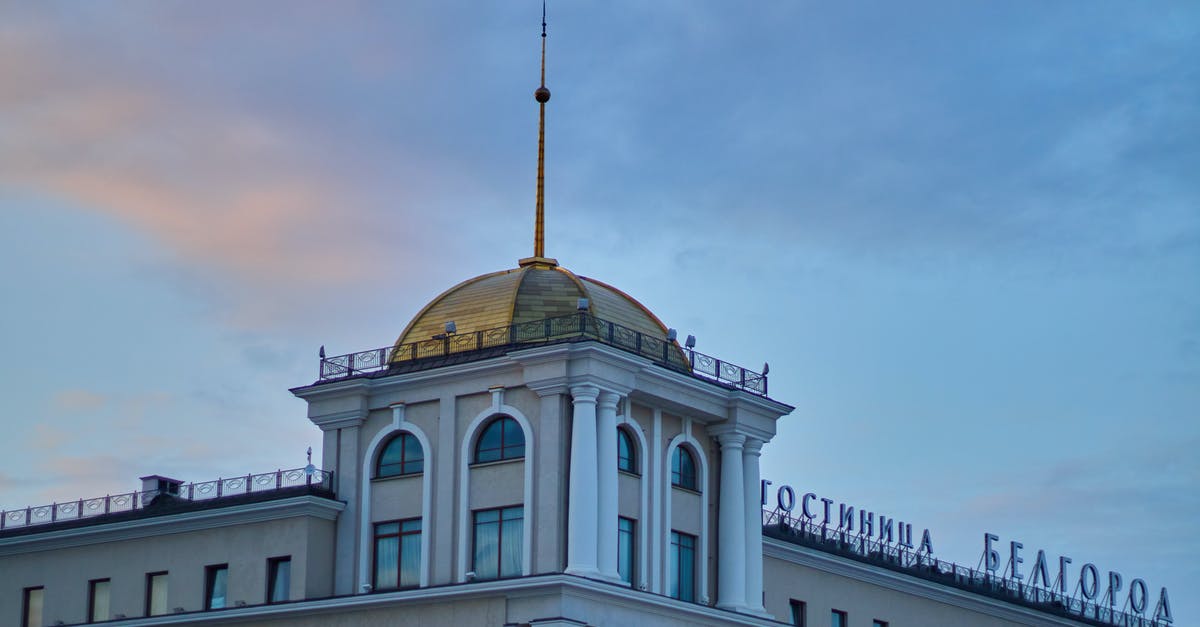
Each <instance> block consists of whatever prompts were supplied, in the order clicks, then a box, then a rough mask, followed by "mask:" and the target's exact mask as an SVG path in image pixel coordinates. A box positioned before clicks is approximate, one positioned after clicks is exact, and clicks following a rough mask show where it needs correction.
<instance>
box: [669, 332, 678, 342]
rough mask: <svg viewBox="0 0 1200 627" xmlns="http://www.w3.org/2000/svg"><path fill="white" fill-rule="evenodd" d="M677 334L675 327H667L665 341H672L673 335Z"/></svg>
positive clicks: (673, 339)
mask: <svg viewBox="0 0 1200 627" xmlns="http://www.w3.org/2000/svg"><path fill="white" fill-rule="evenodd" d="M678 335H679V334H678V333H676V332H675V329H667V341H668V342H674V341H675V337H676V336H678Z"/></svg>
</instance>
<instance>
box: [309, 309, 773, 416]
mask: <svg viewBox="0 0 1200 627" xmlns="http://www.w3.org/2000/svg"><path fill="white" fill-rule="evenodd" d="M579 340H595V341H598V342H600V343H602V344H606V345H608V346H613V347H616V348H619V349H621V350H624V351H627V352H630V353H633V354H636V355H640V356H642V357H645V358H647V359H649V360H650V361H652V362H654V363H655V364H658V365H660V366H664V367H666V368H670V369H671V370H675V371H677V372H682V373H685V374H689V375H692V376H695V377H697V378H700V379H703V380H706V381H710V382H716V383H719V384H721V385H725V386H728V387H732V388H735V389H738V390H744V391H746V392H750V393H752V394H757V395H759V396H766V395H767V375H766V373H765V372H754V371H753V370H750V369H748V368H743V367H741V366H738V365H736V364H732V363H729V362H727V361H724V360H721V359H717V358H716V357H711V356H709V355H705V354H703V353H700V352H698V351H695V350H693V349H690V348H685V347H682V346H680V345H679V343H678V342H675V341H674V340H669V339H667V338H665V337H662V336H659V335H651V334H649V333H642V332H641V331H636V330H634V329H630V328H629V327H626V326H622V325H620V324H617V323H615V322H610V321H608V320H604V319H602V318H597V317H596V316H593V315H591V314H589V313H586V312H580V313H577V314H568V315H566V316H556V317H552V318H545V319H542V320H532V321H529V322H518V323H514V324H509V325H506V326H502V327H495V328H491V329H483V330H479V331H466V332H462V333H441V334H438V335H436V336H434V337H432V338H430V339H428V340H418V341H416V342H408V343H405V344H400V345H394V346H385V347H383V348H376V349H372V350H366V351H359V352H357V353H349V354H346V355H339V356H337V357H326V356H324V354H322V355H321V368H320V373H319V375H318V379H317V382H318V383H325V382H328V381H334V380H339V379H346V378H350V377H357V376H362V375H367V374H372V373H377V372H383V371H387V370H390V369H393V368H399V367H405V368H412V367H414V366H420V365H421V362H422V360H427V359H429V360H432V359H434V358H444V357H449V356H451V355H464V354H467V353H472V352H475V351H483V350H486V349H495V348H516V347H522V348H524V347H529V346H532V345H537V344H549V343H556V342H568V341H579ZM427 363H428V364H429V365H428V367H434V366H436V365H437V363H435V362H427Z"/></svg>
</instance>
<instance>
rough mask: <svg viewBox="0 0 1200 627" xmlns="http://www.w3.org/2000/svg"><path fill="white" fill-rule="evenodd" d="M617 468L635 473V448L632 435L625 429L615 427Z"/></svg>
mask: <svg viewBox="0 0 1200 627" xmlns="http://www.w3.org/2000/svg"><path fill="white" fill-rule="evenodd" d="M617 470H624V471H625V472H632V473H634V474H637V471H638V465H637V449H635V448H633V437H632V436H630V435H629V432H628V431H626V430H625V429H622V428H620V427H617Z"/></svg>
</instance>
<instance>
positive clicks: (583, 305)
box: [575, 298, 588, 311]
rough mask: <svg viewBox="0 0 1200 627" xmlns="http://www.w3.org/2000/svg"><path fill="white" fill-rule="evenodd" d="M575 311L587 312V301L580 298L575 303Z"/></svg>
mask: <svg viewBox="0 0 1200 627" xmlns="http://www.w3.org/2000/svg"><path fill="white" fill-rule="evenodd" d="M575 309H577V310H579V311H587V310H588V299H586V298H580V299H579V301H578V302H576V303H575Z"/></svg>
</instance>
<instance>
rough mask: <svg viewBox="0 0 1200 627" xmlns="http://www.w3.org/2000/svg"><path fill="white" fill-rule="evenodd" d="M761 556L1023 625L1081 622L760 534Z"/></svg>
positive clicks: (1075, 624)
mask: <svg viewBox="0 0 1200 627" xmlns="http://www.w3.org/2000/svg"><path fill="white" fill-rule="evenodd" d="M763 556H764V557H773V558H776V559H780V560H783V561H785V562H789V563H792V564H796V565H799V566H804V567H806V568H812V569H815V570H819V571H823V572H826V573H829V574H832V575H838V576H840V577H846V578H848V579H853V580H855V581H860V582H863V583H867V584H871V585H875V586H879V587H880V588H886V589H888V590H894V591H896V592H899V593H901V594H907V595H910V596H914V597H917V598H921V599H927V600H929V601H936V602H938V603H945V604H946V605H951V606H954V607H958V608H962V609H965V610H970V611H973V612H979V613H981V614H986V615H988V616H993V617H996V618H1000V619H1003V620H1011V621H1014V622H1018V623H1021V624H1024V625H1062V626H1064V627H1078V626H1079V625H1080V624H1081V623H1079V622H1076V621H1073V620H1070V619H1067V618H1063V617H1060V616H1054V615H1053V614H1046V613H1044V612H1038V611H1036V610H1032V609H1028V608H1023V607H1018V606H1016V605H1012V604H1010V603H1005V602H1004V601H1000V600H996V599H989V598H987V597H984V596H980V595H977V594H972V593H970V592H967V591H965V590H957V589H954V588H949V587H947V586H943V585H941V584H938V583H935V582H932V581H925V580H923V579H918V578H916V577H910V576H908V575H905V574H903V573H897V572H893V571H890V570H887V569H884V568H879V567H878V566H872V565H870V564H863V563H860V562H856V561H854V560H849V559H845V558H842V557H838V556H836V555H831V554H829V553H824V552H822V551H818V550H815V549H811V548H809V547H803V546H798V545H794V544H790V543H787V542H783V541H781V540H777V539H775V538H770V537H767V536H763Z"/></svg>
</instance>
